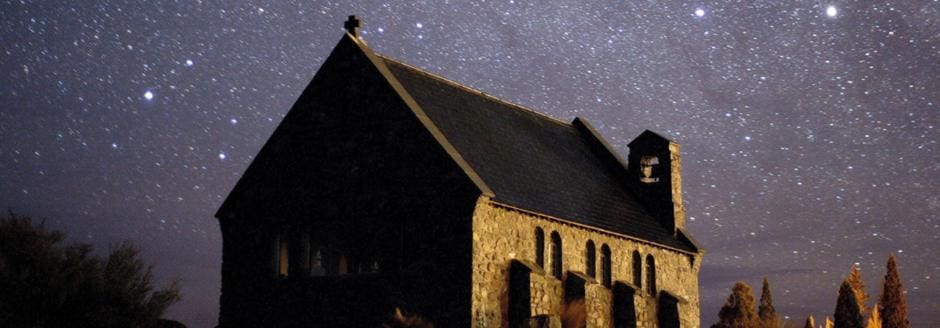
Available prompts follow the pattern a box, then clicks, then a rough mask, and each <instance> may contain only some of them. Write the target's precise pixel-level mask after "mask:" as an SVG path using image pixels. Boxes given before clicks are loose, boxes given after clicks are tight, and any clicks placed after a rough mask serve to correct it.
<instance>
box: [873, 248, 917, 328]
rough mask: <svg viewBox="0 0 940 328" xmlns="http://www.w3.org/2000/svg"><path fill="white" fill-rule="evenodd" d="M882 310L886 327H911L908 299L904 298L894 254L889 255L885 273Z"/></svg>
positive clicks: (882, 322)
mask: <svg viewBox="0 0 940 328" xmlns="http://www.w3.org/2000/svg"><path fill="white" fill-rule="evenodd" d="M878 306H879V307H880V309H879V311H880V312H881V324H882V326H883V327H884V328H909V327H910V323H909V322H908V321H907V301H905V300H904V286H902V285H901V274H900V273H898V264H897V260H895V258H894V254H891V256H890V257H888V270H887V272H886V273H885V280H884V286H883V287H882V289H881V298H880V299H879V300H878Z"/></svg>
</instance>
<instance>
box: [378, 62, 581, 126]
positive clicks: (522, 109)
mask: <svg viewBox="0 0 940 328" xmlns="http://www.w3.org/2000/svg"><path fill="white" fill-rule="evenodd" d="M375 55H376V56H378V57H379V58H382V59H384V60H387V61H390V62H393V63H396V64H399V65H402V66H404V67H405V68H408V69H411V70H414V71H416V72H418V73H419V74H423V75H426V76H428V77H430V78H433V79H437V80H440V81H442V82H445V83H447V84H450V85H452V86H455V87H457V88H460V89H464V90H465V91H469V92H472V93H474V94H477V95H479V96H482V97H484V98H489V99H490V100H493V101H495V102H497V103H501V104H504V105H507V107H510V108H512V109H515V110H518V111H520V112H524V113H529V114H535V116H536V117H539V118H543V119H548V120H549V121H550V122H552V123H555V124H560V125H562V126H565V127H573V126H572V125H571V123H568V122H565V121H562V120H560V119H557V118H554V117H551V116H548V115H547V114H544V113H540V112H538V111H536V110H533V109H531V108H528V107H525V106H522V105H519V104H516V103H514V102H511V101H509V100H506V99H503V98H499V97H496V96H494V95H491V94H488V93H486V92H483V91H480V90H478V89H474V88H472V87H469V86H466V85H463V84H461V83H460V82H457V81H454V80H451V79H448V78H446V77H443V76H441V75H438V74H434V73H431V72H428V71H426V70H424V69H421V68H419V67H417V66H414V65H409V64H406V63H404V62H401V61H399V60H395V59H393V58H391V57H388V56H385V55H382V54H379V53H376V54H375Z"/></svg>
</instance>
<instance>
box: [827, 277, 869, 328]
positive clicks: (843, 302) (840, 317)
mask: <svg viewBox="0 0 940 328" xmlns="http://www.w3.org/2000/svg"><path fill="white" fill-rule="evenodd" d="M832 317H833V319H834V320H835V328H864V325H863V324H864V319H862V312H861V309H859V306H858V299H857V298H855V291H853V290H852V284H851V283H849V279H848V278H846V279H845V280H843V281H842V286H841V287H839V300H838V301H836V312H835V313H834V314H833V315H832Z"/></svg>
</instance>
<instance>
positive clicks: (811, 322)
mask: <svg viewBox="0 0 940 328" xmlns="http://www.w3.org/2000/svg"><path fill="white" fill-rule="evenodd" d="M803 328H816V319H813V315H810V316H808V317H806V324H805V325H803Z"/></svg>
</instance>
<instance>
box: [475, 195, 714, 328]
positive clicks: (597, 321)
mask: <svg viewBox="0 0 940 328" xmlns="http://www.w3.org/2000/svg"><path fill="white" fill-rule="evenodd" d="M536 227H540V228H541V229H543V230H544V232H545V236H546V238H545V245H544V247H545V250H546V251H545V267H546V268H550V267H551V261H552V256H551V251H550V249H551V247H550V245H549V243H550V238H547V236H549V235H550V234H551V233H552V232H553V231H557V232H558V233H559V234H560V235H561V239H562V254H563V261H562V267H563V272H566V273H567V272H569V271H578V272H585V271H586V268H585V265H586V264H585V244H586V243H587V241H588V240H592V241H593V242H594V243H595V245H597V248H598V249H600V248H601V247H602V245H605V244H606V245H608V246H609V247H610V249H611V262H612V265H611V271H612V276H613V280H614V281H625V282H632V281H633V276H632V275H633V273H632V265H631V263H632V258H631V256H632V253H633V251H634V250H638V251H639V252H640V254H641V255H642V257H643V259H644V262H643V267H644V268H643V273H642V274H643V277H642V278H643V280H642V281H643V282H644V285H643V286H641V287H642V288H641V289H640V290H637V292H636V296H635V298H634V299H635V306H636V316H637V327H643V328H654V327H656V326H657V325H656V304H657V303H656V298H655V297H651V296H650V295H649V293H648V291H647V289H646V288H647V286H646V278H647V277H646V275H647V274H648V273H647V272H646V271H647V270H646V255H647V254H652V255H653V257H654V258H655V263H656V286H657V289H658V290H663V291H667V292H669V293H670V294H672V295H674V296H677V297H678V298H679V299H680V303H679V316H680V321H681V325H682V327H699V296H698V293H699V286H698V272H699V269H700V266H701V254H689V253H685V252H680V251H677V250H673V249H669V248H665V247H662V246H657V245H654V244H650V243H646V242H642V241H638V240H633V239H627V238H626V237H623V236H620V235H616V234H613V233H608V232H604V231H600V230H595V229H591V228H588V227H584V226H581V225H576V224H572V223H567V222H565V221H562V220H560V219H556V218H551V217H547V216H542V215H536V214H533V213H528V212H524V211H521V210H517V209H513V208H511V207H509V206H505V205H502V204H499V203H496V202H494V201H492V200H490V199H489V198H487V197H480V199H479V200H478V201H477V205H476V209H475V211H474V216H473V272H472V280H473V283H472V294H473V299H472V310H471V311H472V313H471V315H472V322H473V327H479V328H483V327H487V328H489V327H508V325H509V324H508V321H507V319H506V318H507V311H508V301H509V300H508V281H509V278H508V275H509V264H510V261H512V260H513V259H521V260H527V261H531V262H533V263H534V262H536V259H535V229H536ZM597 258H598V263H597V264H596V265H597V268H598V273H597V277H598V278H599V277H600V275H601V264H600V263H599V259H600V257H597ZM531 286H532V293H531V298H532V303H533V306H532V312H533V313H532V314H533V316H534V315H548V316H550V317H552V322H553V326H555V325H556V324H555V322H557V320H558V316H559V310H560V306H561V303H562V300H563V293H564V291H563V284H562V281H560V280H558V279H557V278H555V277H553V276H552V275H551V274H550V272H547V273H545V274H543V275H541V277H536V274H533V278H532V280H531ZM585 292H586V298H587V299H586V303H587V304H586V306H587V311H588V327H612V318H611V317H612V314H611V313H612V311H611V304H612V299H613V297H612V295H611V291H610V289H608V288H607V287H605V286H603V285H600V284H597V283H590V284H589V285H588V286H586V288H585Z"/></svg>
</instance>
